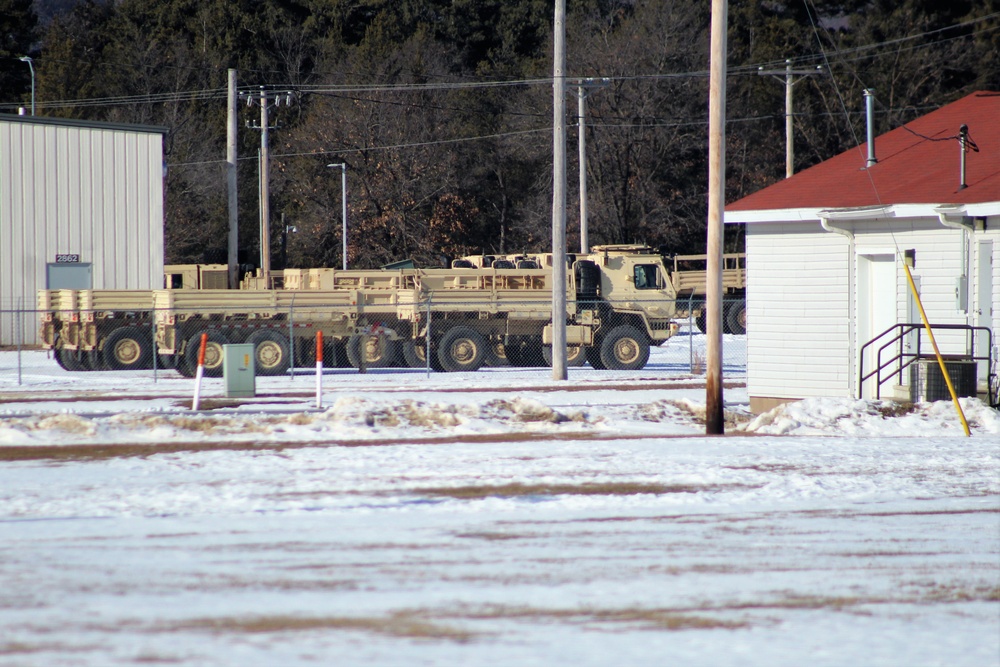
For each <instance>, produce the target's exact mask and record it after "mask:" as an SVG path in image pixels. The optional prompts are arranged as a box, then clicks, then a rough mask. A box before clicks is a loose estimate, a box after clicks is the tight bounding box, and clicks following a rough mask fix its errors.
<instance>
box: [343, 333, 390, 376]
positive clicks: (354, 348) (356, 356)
mask: <svg viewBox="0 0 1000 667" xmlns="http://www.w3.org/2000/svg"><path fill="white" fill-rule="evenodd" d="M362 349H363V350H364V354H365V367H366V368H387V367H389V366H391V365H392V363H393V361H394V360H395V358H396V356H397V355H396V352H397V347H396V341H394V340H390V339H389V338H388V337H387V336H385V335H384V334H356V335H354V336H351V338H350V340H348V341H347V360H348V361H349V362H350V364H351V366H353V367H354V368H361V352H362Z"/></svg>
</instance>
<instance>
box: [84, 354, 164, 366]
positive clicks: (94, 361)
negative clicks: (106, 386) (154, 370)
mask: <svg viewBox="0 0 1000 667" xmlns="http://www.w3.org/2000/svg"><path fill="white" fill-rule="evenodd" d="M83 357H84V360H85V361H86V367H87V370H91V371H110V370H111V367H110V366H108V362H107V361H106V360H105V359H104V353H103V352H102V351H101V350H87V351H86V352H84V353H83ZM141 368H150V365H149V364H147V365H146V366H142V367H141ZM137 370H139V369H137Z"/></svg>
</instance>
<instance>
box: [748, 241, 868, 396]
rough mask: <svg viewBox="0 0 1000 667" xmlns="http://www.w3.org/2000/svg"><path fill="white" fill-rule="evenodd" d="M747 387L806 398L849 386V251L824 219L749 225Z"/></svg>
mask: <svg viewBox="0 0 1000 667" xmlns="http://www.w3.org/2000/svg"><path fill="white" fill-rule="evenodd" d="M747 256H748V260H747V285H748V288H747V322H748V328H749V335H748V336H747V356H748V369H747V378H748V379H747V381H748V390H749V393H750V395H751V396H761V397H774V398H806V397H810V396H839V395H844V394H846V393H847V392H848V384H849V380H850V378H849V370H850V369H849V364H847V363H846V360H847V359H848V357H849V351H848V306H849V304H848V302H849V299H848V258H849V246H848V243H847V239H845V238H844V237H842V236H840V235H837V234H831V233H828V232H824V231H823V230H822V229H821V228H820V226H819V223H818V222H816V223H812V224H809V223H801V224H798V223H795V224H754V225H748V226H747Z"/></svg>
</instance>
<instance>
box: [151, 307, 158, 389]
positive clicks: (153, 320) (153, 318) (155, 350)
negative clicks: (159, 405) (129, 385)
mask: <svg viewBox="0 0 1000 667" xmlns="http://www.w3.org/2000/svg"><path fill="white" fill-rule="evenodd" d="M150 305H151V308H150V310H149V339H150V340H151V341H153V343H152V349H153V384H156V371H157V369H158V368H159V365H160V347H159V345H157V344H156V304H155V303H153V304H150Z"/></svg>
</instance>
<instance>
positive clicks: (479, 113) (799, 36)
mask: <svg viewBox="0 0 1000 667" xmlns="http://www.w3.org/2000/svg"><path fill="white" fill-rule="evenodd" d="M708 12H709V3H707V2H703V1H701V0H659V1H649V2H643V1H641V0H569V1H568V25H567V43H568V62H567V72H568V73H569V75H570V76H571V77H595V78H607V79H608V83H607V85H606V86H605V87H603V88H594V89H592V90H590V94H589V96H588V97H587V119H586V126H587V129H586V132H587V136H586V139H587V149H588V150H587V164H586V169H587V173H588V183H589V185H588V188H589V210H590V216H589V217H590V240H591V243H592V244H597V243H622V242H646V243H650V244H655V245H666V246H668V247H669V248H671V249H673V250H675V251H678V252H701V251H702V249H703V247H704V229H705V217H706V212H705V211H706V182H707V167H706V157H707V155H706V154H707V148H706V146H707V138H706V133H707V110H708V102H707V98H708V94H707V81H708V77H707V71H708V27H709V18H710V17H709V13H708ZM551 24H552V3H551V2H543V1H542V0H115V1H113V2H111V1H109V2H97V1H94V0H85V1H82V2H76V3H72V2H57V1H55V0H50V1H49V2H44V3H39V2H36V3H33V2H31V1H30V0H0V25H2V28H3V30H2V33H0V34H2V36H3V40H2V43H0V90H2V91H3V93H2V98H0V110H2V111H4V112H15V109H16V107H17V106H25V105H28V104H30V77H29V71H28V67H26V66H25V65H26V64H25V63H23V62H20V61H19V60H18V57H19V56H21V55H25V54H27V55H30V56H32V57H33V59H34V60H33V64H34V68H35V72H36V100H37V107H38V113H39V114H41V115H46V116H63V117H72V118H86V119H92V120H107V121H116V122H126V123H140V124H147V125H163V126H166V127H168V128H169V130H170V131H169V134H168V136H167V139H166V144H165V146H166V161H167V220H166V229H167V239H166V240H167V261H168V262H171V263H180V262H196V261H204V260H206V259H212V256H213V254H214V255H216V258H218V256H221V257H222V259H223V261H224V258H225V249H226V242H227V229H228V219H227V208H226V189H225V188H226V186H225V184H226V181H225V165H224V161H225V151H226V146H225V144H226V129H225V96H226V90H225V87H226V76H227V70H228V69H229V68H236V69H237V70H238V71H239V85H240V89H241V91H245V92H255V93H257V94H259V91H260V86H267V87H268V88H269V89H271V90H275V91H286V90H287V91H293V92H294V93H295V100H294V103H293V104H292V105H290V106H284V105H282V106H280V107H276V108H274V109H272V110H271V114H270V117H271V122H272V124H276V125H277V127H276V129H273V130H272V131H271V132H270V136H271V152H272V161H271V173H272V179H271V212H272V220H271V224H270V229H271V240H270V245H271V248H272V249H273V253H272V256H273V259H272V266H274V267H275V268H280V267H281V265H282V253H281V248H282V232H283V230H284V227H283V224H282V216H283V220H284V225H289V226H294V227H295V228H296V229H297V232H296V233H291V234H289V235H288V238H287V258H288V265H289V266H339V265H340V262H341V250H340V248H341V236H340V233H341V232H340V228H341V220H340V210H341V199H340V197H341V195H340V173H341V172H340V170H339V169H329V168H327V167H326V165H327V164H330V163H339V162H345V163H346V164H347V177H348V207H349V214H348V215H349V224H350V230H351V231H350V234H349V236H350V240H351V250H350V262H351V265H352V266H354V267H375V266H379V265H381V264H384V263H386V262H390V261H393V260H398V259H403V258H413V259H415V260H416V261H418V262H419V263H421V264H423V265H436V264H438V263H439V262H440V261H441V256H442V255H450V256H454V255H458V254H462V253H467V252H476V251H479V250H485V251H488V252H514V251H520V250H540V249H547V248H548V246H549V244H550V239H551V232H550V225H551V154H552V146H551V141H552V140H551V137H552V131H551V127H552V117H551V105H552V100H551V96H552V87H551V81H550V79H549V78H548V77H549V76H551V71H552V66H551V51H552V49H551V44H550V32H551ZM729 26H730V34H729V72H730V76H729V80H728V113H727V116H728V119H729V122H728V126H727V133H728V137H727V139H728V143H727V170H728V187H727V199H728V200H733V199H736V198H739V197H741V196H743V195H746V194H749V193H750V192H753V191H755V190H757V189H759V188H761V187H763V186H766V185H768V184H770V183H773V182H775V181H776V180H778V179H780V178H783V177H784V173H785V164H784V163H785V140H784V95H785V86H784V85H783V79H782V80H781V81H779V80H775V78H773V77H771V76H761V75H760V74H759V73H758V68H761V67H763V68H764V69H767V70H775V69H783V68H784V67H785V60H786V59H790V60H791V61H792V63H793V65H794V67H795V68H796V69H815V68H816V67H817V66H822V67H823V68H824V69H823V73H822V74H820V75H816V76H808V77H803V78H802V79H801V80H800V81H799V82H798V83H797V84H796V85H795V88H794V94H795V148H796V168H797V169H799V170H801V169H803V168H805V167H808V166H810V165H812V164H815V163H816V162H819V161H821V160H824V159H826V158H829V157H831V156H833V155H835V154H836V153H838V152H841V151H843V150H845V149H847V148H849V147H851V146H855V145H857V144H858V143H860V142H862V141H864V136H865V129H864V118H863V101H862V91H863V90H864V89H866V88H870V89H872V90H874V92H875V95H876V100H877V102H876V111H877V123H878V128H877V131H878V132H883V131H886V130H888V129H890V128H891V127H895V126H898V125H900V124H902V123H905V122H907V121H908V120H911V119H913V118H915V117H917V116H920V115H923V114H925V113H927V112H928V111H930V110H932V109H935V108H937V107H939V106H942V105H944V104H947V103H948V102H951V101H953V100H955V99H957V98H958V97H961V96H963V95H966V94H968V93H969V92H971V91H973V90H983V89H992V90H997V89H1000V57H998V56H1000V53H998V51H1000V30H998V28H1000V0H978V1H975V2H973V1H964V0H933V1H931V0H902V1H900V2H890V1H889V0H867V1H864V2H862V1H859V0H842V1H839V2H838V1H835V0H830V1H826V0H811V1H807V2H789V3H780V2H773V3H772V2H763V3H762V2H749V1H731V2H730V9H729ZM571 93H572V95H573V97H572V98H571V99H570V100H568V103H567V110H568V112H569V113H570V114H571V116H572V118H571V119H570V121H569V126H570V133H569V139H568V140H569V141H570V142H571V145H570V147H569V150H568V155H569V157H570V164H569V175H570V190H569V196H570V207H569V211H568V220H567V226H568V229H569V230H570V235H569V236H570V238H569V244H570V248H574V247H577V246H578V243H579V242H578V233H577V231H576V230H577V229H578V225H579V209H578V206H577V204H576V182H577V177H576V174H577V169H578V164H577V161H576V155H577V152H576V141H577V137H576V134H575V132H576V130H575V127H576V113H577V111H576V109H577V105H576V99H575V94H576V90H575V89H571ZM240 114H241V118H240V149H239V150H240V155H241V162H240V172H239V183H240V245H241V249H242V250H243V251H245V253H246V257H247V258H248V259H249V261H255V258H256V256H257V253H258V245H259V242H258V184H257V151H258V148H259V146H260V133H259V131H258V130H255V129H248V128H246V127H244V122H248V123H250V124H251V125H253V124H255V123H256V122H258V121H259V118H260V111H259V108H258V107H241V111H240ZM956 131H957V128H956ZM970 131H971V134H972V137H973V138H974V137H975V128H970ZM729 243H730V246H731V247H736V246H738V245H739V243H740V239H739V238H738V237H735V236H734V237H733V238H732V239H730V241H729Z"/></svg>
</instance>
